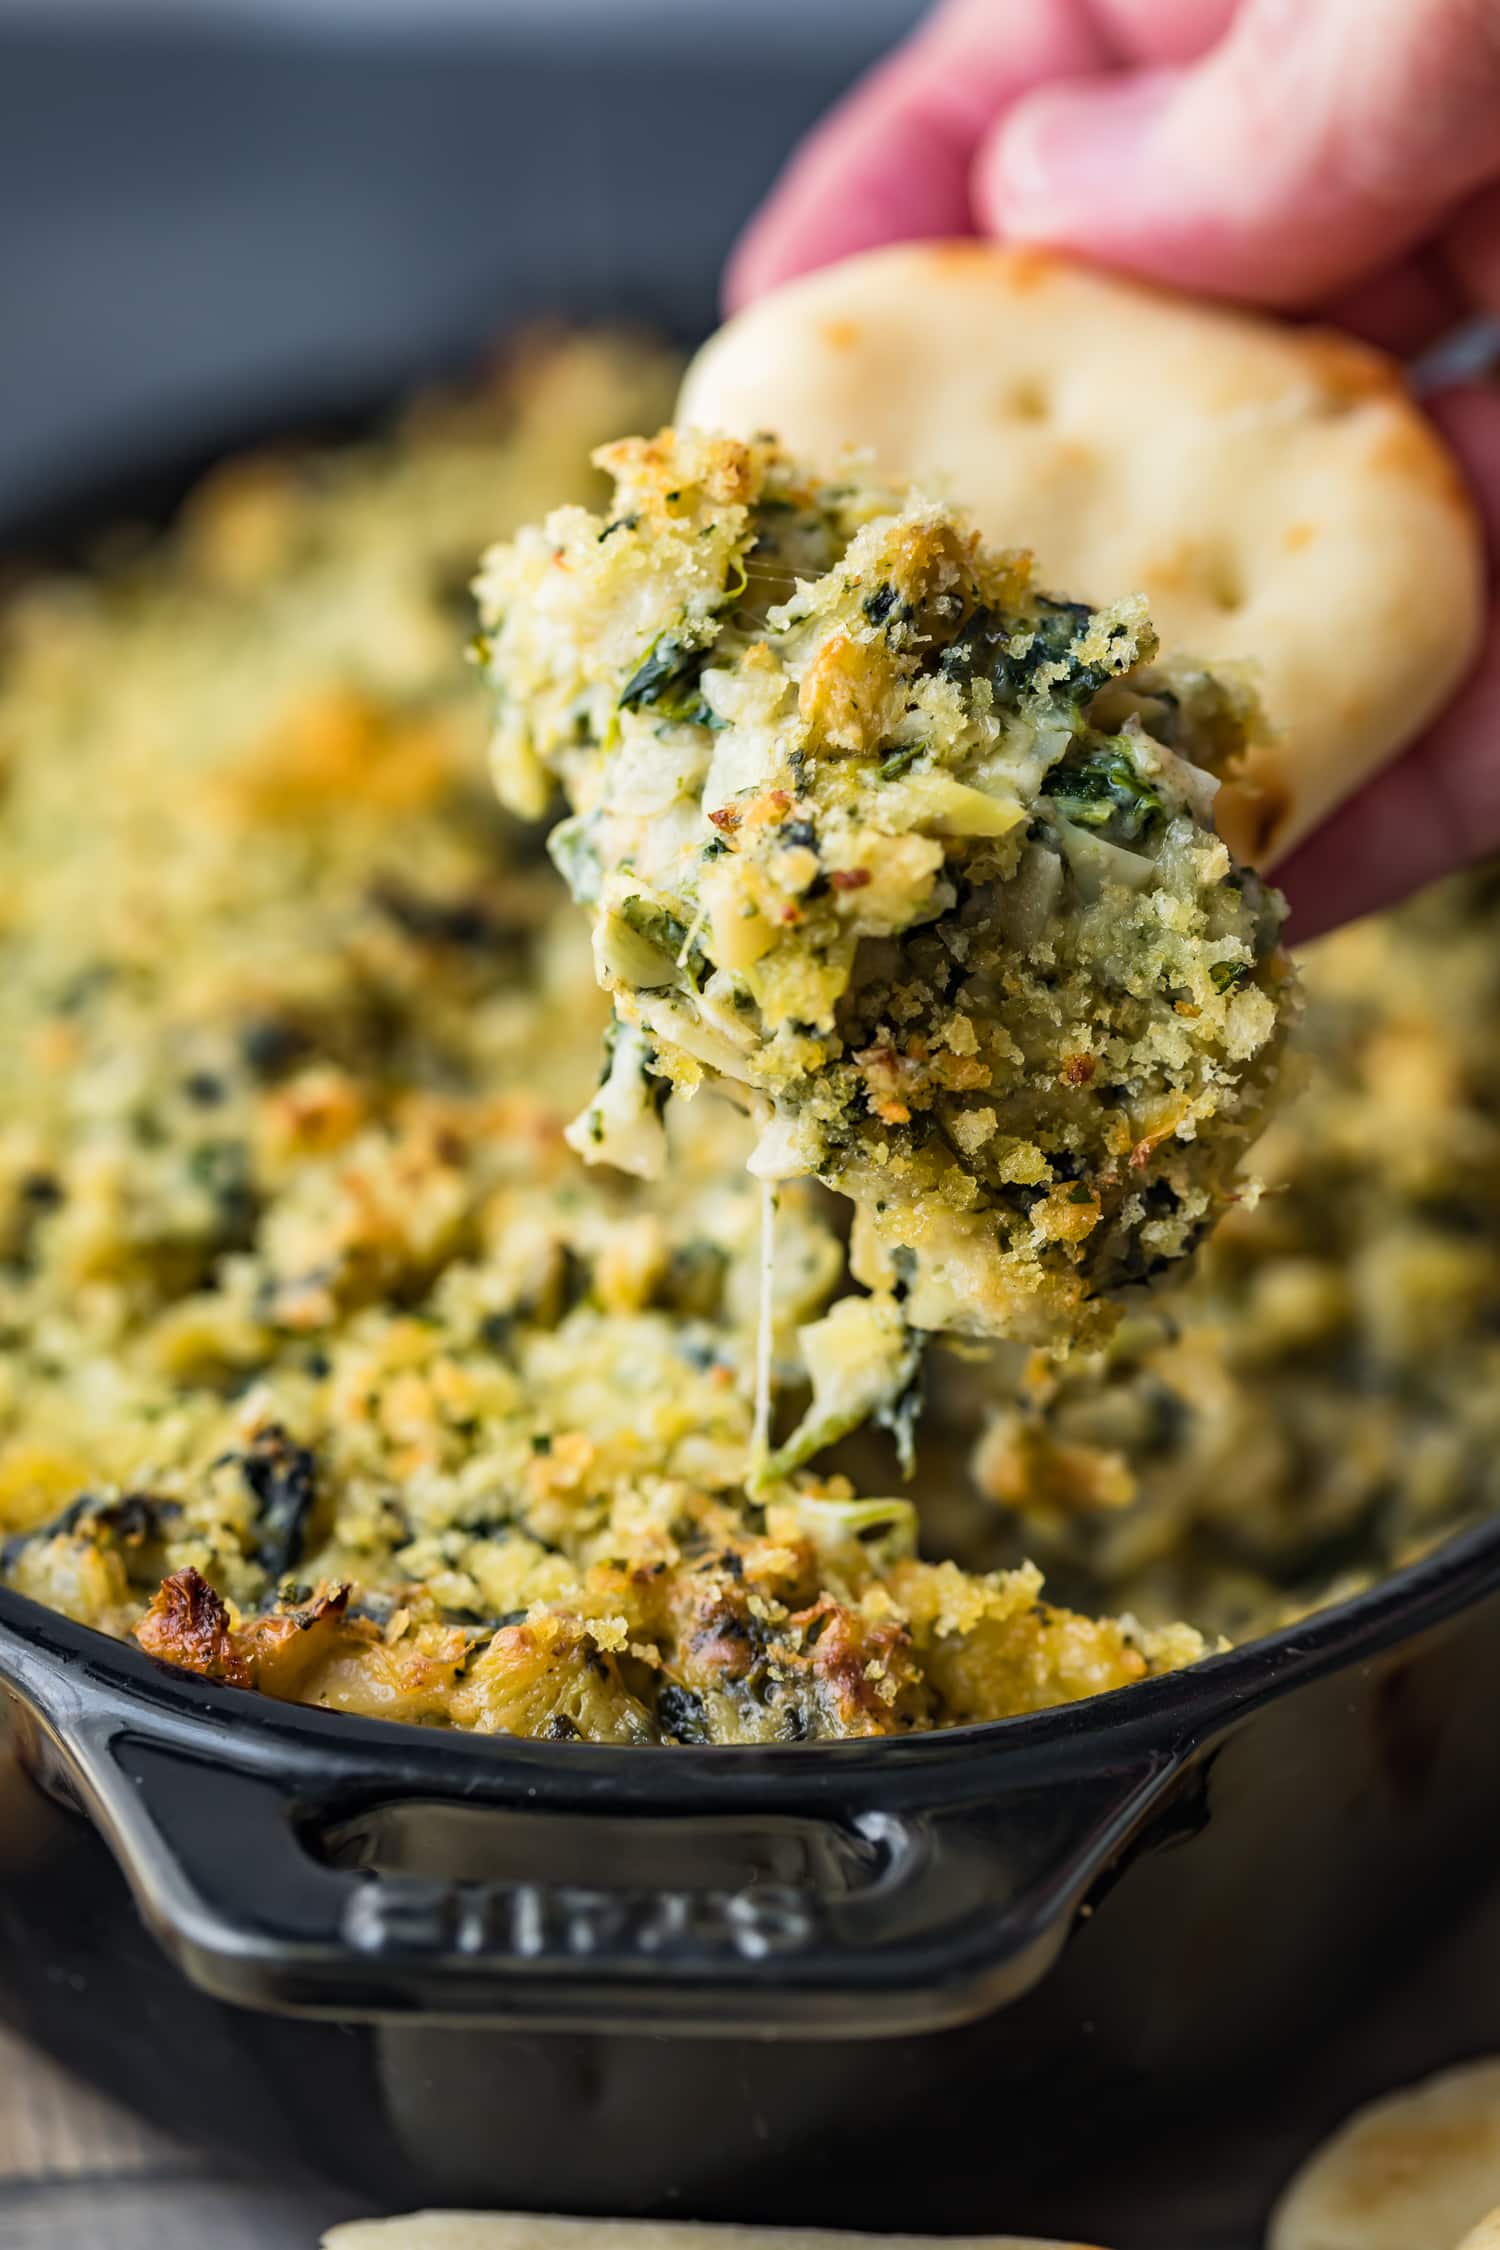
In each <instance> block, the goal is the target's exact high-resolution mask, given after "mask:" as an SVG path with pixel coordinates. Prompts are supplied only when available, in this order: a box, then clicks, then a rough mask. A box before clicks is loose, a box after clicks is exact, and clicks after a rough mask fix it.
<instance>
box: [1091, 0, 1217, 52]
mask: <svg viewBox="0 0 1500 2250" xmlns="http://www.w3.org/2000/svg"><path fill="white" fill-rule="evenodd" d="M1239 6H1240V0H1093V10H1094V20H1095V22H1096V23H1097V24H1098V25H1099V28H1100V30H1101V31H1102V32H1103V33H1104V34H1105V36H1106V38H1107V39H1108V40H1109V43H1110V45H1111V46H1112V47H1113V48H1114V50H1115V56H1116V59H1117V60H1118V61H1120V62H1143V63H1180V62H1193V61H1195V60H1196V59H1197V57H1198V56H1199V55H1202V54H1205V53H1207V51H1208V49H1209V48H1210V47H1211V46H1213V44H1214V42H1215V40H1217V39H1222V38H1223V36H1224V33H1225V32H1226V31H1227V30H1228V29H1229V26H1230V24H1231V22H1232V21H1233V19H1234V16H1235V13H1236V11H1237V9H1238V8H1239Z"/></svg>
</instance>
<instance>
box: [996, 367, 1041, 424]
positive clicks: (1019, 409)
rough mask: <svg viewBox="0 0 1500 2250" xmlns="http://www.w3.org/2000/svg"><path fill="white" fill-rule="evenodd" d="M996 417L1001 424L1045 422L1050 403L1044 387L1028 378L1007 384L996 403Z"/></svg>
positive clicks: (1024, 377)
mask: <svg viewBox="0 0 1500 2250" xmlns="http://www.w3.org/2000/svg"><path fill="white" fill-rule="evenodd" d="M996 408H997V412H998V417H999V419H1000V420H1001V421H1003V422H1045V421H1046V420H1047V419H1048V418H1049V416H1050V415H1051V412H1052V401H1051V399H1050V398H1049V397H1048V395H1047V392H1046V389H1045V387H1044V386H1043V385H1042V384H1041V383H1038V382H1036V381H1034V380H1033V379H1032V378H1031V377H1029V376H1022V377H1021V379H1020V380H1019V381H1018V382H1015V383H1008V384H1007V385H1006V387H1005V389H1004V390H1003V391H1002V392H1001V393H1000V396H999V398H998V400H997V401H996Z"/></svg>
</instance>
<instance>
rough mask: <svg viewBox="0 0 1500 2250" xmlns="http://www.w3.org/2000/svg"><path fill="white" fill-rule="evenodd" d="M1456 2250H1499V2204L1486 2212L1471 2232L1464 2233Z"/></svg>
mask: <svg viewBox="0 0 1500 2250" xmlns="http://www.w3.org/2000/svg"><path fill="white" fill-rule="evenodd" d="M1458 2250H1500V2206H1497V2207H1496V2209H1495V2210H1493V2211H1491V2212H1489V2213H1487V2214H1486V2216H1485V2217H1484V2218H1482V2219H1481V2220H1480V2222H1479V2224H1478V2226H1477V2227H1476V2228H1475V2229H1474V2232H1473V2233H1472V2234H1466V2235H1465V2236H1464V2238H1463V2241H1462V2242H1461V2243H1460V2244H1459V2246H1458Z"/></svg>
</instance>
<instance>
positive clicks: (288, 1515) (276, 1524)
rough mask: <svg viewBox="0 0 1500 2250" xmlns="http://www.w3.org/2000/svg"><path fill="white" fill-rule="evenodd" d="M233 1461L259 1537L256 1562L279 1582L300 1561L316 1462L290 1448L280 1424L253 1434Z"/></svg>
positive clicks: (315, 1483) (308, 1451) (302, 1450)
mask: <svg viewBox="0 0 1500 2250" xmlns="http://www.w3.org/2000/svg"><path fill="white" fill-rule="evenodd" d="M231 1458H237V1459H238V1462H239V1471H240V1475H241V1476H242V1477H243V1478H244V1480H245V1483H246V1484H247V1485H248V1486H249V1488H250V1491H251V1493H252V1495H253V1496H254V1499H255V1505H256V1512H257V1517H258V1521H259V1530H260V1537H259V1540H258V1542H257V1544H256V1548H255V1560H256V1561H257V1562H258V1563H259V1564H260V1566H261V1568H262V1570H264V1571H265V1572H266V1574H267V1576H268V1577H270V1578H276V1579H280V1578H284V1577H285V1576H286V1574H287V1572H288V1571H290V1570H295V1569H296V1567H297V1565H298V1563H299V1562H300V1561H301V1560H302V1550H303V1547H304V1545H305V1544H306V1540H307V1525H308V1519H309V1517H310V1516H311V1514H312V1511H313V1507H314V1505H315V1503H316V1501H317V1497H318V1464H317V1459H316V1456H315V1455H314V1454H313V1452H312V1451H311V1449H310V1448H309V1447H307V1446H305V1445H297V1444H294V1442H293V1441H292V1439H291V1438H290V1437H289V1436H288V1435H287V1433H286V1431H285V1430H284V1429H283V1428H282V1426H281V1424H280V1423H279V1422H267V1423H266V1424H265V1426H264V1427H263V1428H262V1429H259V1430H257V1431H256V1433H255V1435H254V1437H253V1438H252V1439H251V1440H250V1443H249V1444H248V1445H247V1446H246V1447H245V1449H244V1451H243V1452H242V1453H240V1454H239V1455H238V1456H231Z"/></svg>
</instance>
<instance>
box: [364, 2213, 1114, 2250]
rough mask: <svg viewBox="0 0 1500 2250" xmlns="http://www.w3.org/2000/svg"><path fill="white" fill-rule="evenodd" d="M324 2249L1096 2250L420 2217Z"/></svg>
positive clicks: (986, 2240)
mask: <svg viewBox="0 0 1500 2250" xmlns="http://www.w3.org/2000/svg"><path fill="white" fill-rule="evenodd" d="M323 2250H1099V2246H1098V2245H1097V2244H1094V2245H1092V2246H1091V2245H1090V2244H1088V2243H1082V2242H1078V2243H1063V2242H1054V2243H1045V2242H1038V2241H1035V2240H1034V2239H1033V2238H1031V2237H1030V2236H1028V2237H1027V2238H1026V2239H1025V2240H1024V2241H1023V2240H1022V2238H1021V2237H1020V2236H1019V2235H1014V2234H1003V2235H1002V2234H986V2235H968V2236H964V2235H952V2236H949V2235H944V2236H942V2237H941V2238H937V2237H934V2236H931V2235H920V2234H880V2235H870V2234H846V2233H844V2232H843V2231H842V2230H840V2231H838V2232H834V2231H833V2230H831V2229H828V2228H822V2227H709V2226H691V2225H685V2224H683V2223H681V2222H679V2221H672V2222H670V2223H669V2222H667V2221H665V2220H653V2219H552V2218H537V2217H533V2216H531V2215H530V2214H528V2213H523V2212H509V2211H503V2212H495V2213H493V2214H488V2213H484V2212H480V2211H419V2212H418V2213H416V2215H415V2216H414V2217H412V2218H410V2219H368V2220H363V2221H360V2222H358V2223H356V2224H355V2225H353V2226H343V2227H335V2228H334V2229H333V2232H332V2233H331V2234H327V2235H325V2236H324V2238H323Z"/></svg>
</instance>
